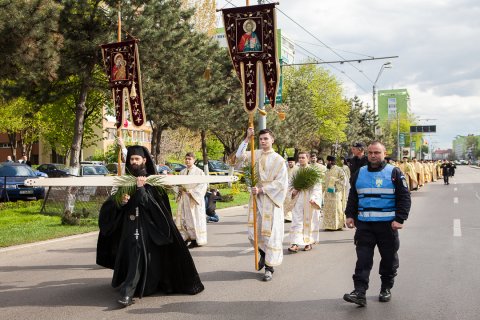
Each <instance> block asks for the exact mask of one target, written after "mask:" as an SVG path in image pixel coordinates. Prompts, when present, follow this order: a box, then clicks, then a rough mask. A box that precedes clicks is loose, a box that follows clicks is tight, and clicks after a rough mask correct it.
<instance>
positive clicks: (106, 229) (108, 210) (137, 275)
mask: <svg viewBox="0 0 480 320" xmlns="http://www.w3.org/2000/svg"><path fill="white" fill-rule="evenodd" d="M126 172H127V174H131V175H133V176H135V177H137V179H136V183H137V185H136V191H134V193H133V194H131V195H128V194H124V195H121V201H120V202H119V201H115V199H114V196H111V197H109V198H108V199H107V201H105V203H104V204H103V206H102V208H101V209H100V216H99V226H100V233H99V236H98V244H97V264H98V265H101V266H103V267H106V268H110V269H113V279H112V286H113V287H114V288H120V296H121V297H120V299H119V300H118V303H120V304H121V305H122V306H124V307H127V306H129V305H131V304H132V303H134V300H133V298H134V297H139V298H142V297H143V296H147V295H152V294H155V293H156V292H161V293H165V294H172V293H183V294H197V293H199V292H201V291H203V289H204V287H203V284H202V282H201V281H200V277H199V275H198V272H197V270H196V268H195V264H194V262H193V259H192V256H191V255H190V252H189V251H188V248H187V246H186V245H185V242H184V241H183V238H182V236H181V235H180V233H179V231H178V229H177V228H176V226H175V222H174V221H173V218H172V211H171V208H170V203H169V200H168V196H167V194H166V192H165V191H164V190H160V189H158V188H157V187H154V186H151V185H149V184H145V181H146V177H147V176H149V175H154V174H156V173H157V172H156V169H155V165H154V163H153V161H152V158H151V156H150V154H149V152H148V150H147V149H146V148H144V147H142V146H131V147H129V148H128V151H127V159H126ZM118 192H122V191H121V190H120V189H119V190H118Z"/></svg>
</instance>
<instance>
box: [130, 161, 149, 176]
mask: <svg viewBox="0 0 480 320" xmlns="http://www.w3.org/2000/svg"><path fill="white" fill-rule="evenodd" d="M130 174H131V175H132V176H135V177H144V176H146V175H147V168H146V166H145V163H142V164H131V165H130Z"/></svg>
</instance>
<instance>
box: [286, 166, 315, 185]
mask: <svg viewBox="0 0 480 320" xmlns="http://www.w3.org/2000/svg"><path fill="white" fill-rule="evenodd" d="M321 181H322V173H321V172H320V171H319V170H318V169H317V168H315V167H310V166H308V167H300V168H298V170H297V171H296V172H295V173H294V174H293V176H292V182H291V187H292V188H293V189H295V190H298V191H300V190H308V189H310V188H312V187H313V186H314V185H316V184H317V183H320V182H321Z"/></svg>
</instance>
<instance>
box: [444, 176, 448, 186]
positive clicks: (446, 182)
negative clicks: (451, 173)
mask: <svg viewBox="0 0 480 320" xmlns="http://www.w3.org/2000/svg"><path fill="white" fill-rule="evenodd" d="M443 183H445V184H448V174H444V175H443Z"/></svg>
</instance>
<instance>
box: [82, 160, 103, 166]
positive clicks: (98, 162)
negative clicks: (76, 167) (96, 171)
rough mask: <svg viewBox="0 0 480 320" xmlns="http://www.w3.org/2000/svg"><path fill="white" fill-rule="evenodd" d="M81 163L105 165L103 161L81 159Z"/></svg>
mask: <svg viewBox="0 0 480 320" xmlns="http://www.w3.org/2000/svg"><path fill="white" fill-rule="evenodd" d="M80 164H96V165H102V166H103V165H104V163H103V161H80Z"/></svg>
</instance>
